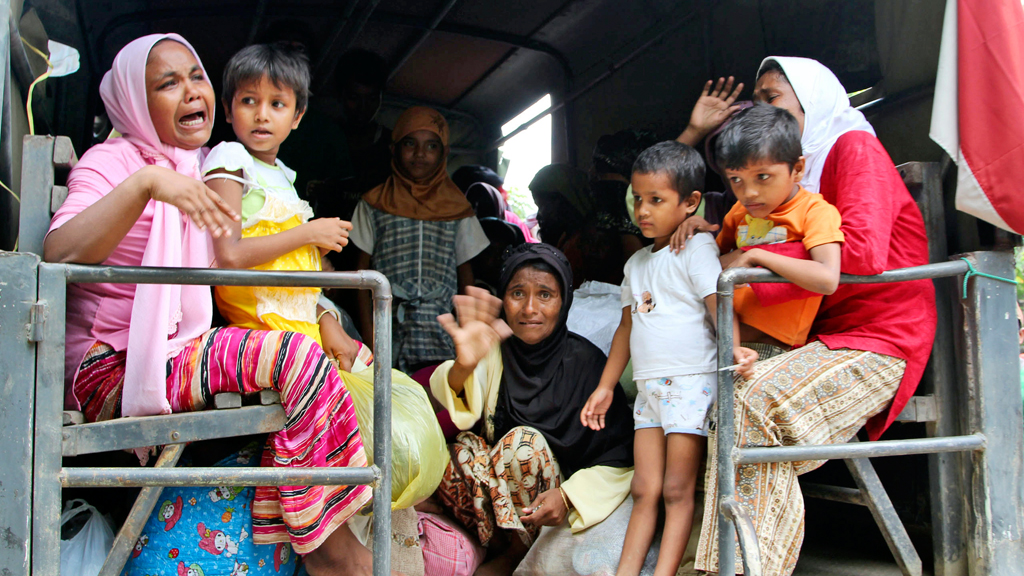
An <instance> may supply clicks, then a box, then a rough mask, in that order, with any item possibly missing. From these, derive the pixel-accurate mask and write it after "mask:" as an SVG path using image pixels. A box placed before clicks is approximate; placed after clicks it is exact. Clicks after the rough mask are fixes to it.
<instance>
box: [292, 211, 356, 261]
mask: <svg viewBox="0 0 1024 576" xmlns="http://www.w3.org/2000/svg"><path fill="white" fill-rule="evenodd" d="M303 226H305V227H306V232H307V233H308V234H309V242H307V243H308V244H312V245H314V246H316V247H317V248H320V254H321V255H324V254H325V251H326V252H332V251H333V252H341V249H342V248H344V247H345V246H348V233H349V230H351V229H352V223H351V222H347V221H345V220H342V219H341V218H317V219H316V220H310V221H309V222H306V223H305V224H304V225H303Z"/></svg>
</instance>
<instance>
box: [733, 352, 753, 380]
mask: <svg viewBox="0 0 1024 576" xmlns="http://www.w3.org/2000/svg"><path fill="white" fill-rule="evenodd" d="M732 358H733V361H734V362H735V363H736V364H739V366H737V367H736V368H735V372H736V373H737V374H739V375H740V376H742V377H743V378H750V377H751V376H753V375H754V362H757V352H756V351H754V350H751V349H750V348H744V347H743V346H736V347H734V348H733V349H732Z"/></svg>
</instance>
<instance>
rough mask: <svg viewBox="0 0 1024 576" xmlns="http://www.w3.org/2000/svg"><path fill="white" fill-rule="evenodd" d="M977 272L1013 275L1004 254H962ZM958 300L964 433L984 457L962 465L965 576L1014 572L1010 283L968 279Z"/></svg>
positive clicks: (1018, 550) (1020, 482)
mask: <svg viewBox="0 0 1024 576" xmlns="http://www.w3.org/2000/svg"><path fill="white" fill-rule="evenodd" d="M965 256H966V257H967V258H968V259H969V261H970V262H971V263H972V264H973V265H974V268H975V269H976V270H977V271H979V272H981V273H985V274H991V275H993V276H997V277H1001V278H1013V275H1014V257H1013V252H1012V251H1010V250H1005V251H998V252H972V253H970V254H966V255H965ZM968 289H969V291H968V296H967V298H966V300H965V301H964V302H963V310H964V312H963V314H964V326H963V330H962V331H960V338H962V339H963V342H964V347H963V348H962V349H963V350H964V352H965V354H964V358H963V362H964V370H965V373H966V374H965V375H966V378H965V382H966V385H967V395H968V398H969V399H968V402H967V405H966V409H967V410H966V411H967V426H968V430H977V431H979V432H981V433H983V434H984V435H985V437H986V438H987V440H988V446H987V448H986V450H985V452H981V453H975V454H973V455H972V456H973V457H972V458H971V461H970V463H969V465H968V466H967V467H965V468H966V473H967V490H966V492H965V494H964V496H965V498H966V502H967V505H968V509H969V510H970V514H968V515H967V531H966V532H967V534H968V537H967V557H968V558H969V559H970V568H971V574H972V575H980V576H1003V575H1004V574H1021V573H1022V569H1021V566H1024V515H1022V514H1021V510H1022V508H1024V466H1022V460H1024V446H1022V445H1024V414H1022V412H1024V407H1022V404H1021V394H1020V387H1019V386H1018V383H1019V382H1020V372H1019V370H1020V365H1019V362H1018V360H1017V353H1018V351H1019V350H1018V344H1017V337H1016V331H1017V323H1016V322H1014V315H1013V307H1014V299H1015V297H1016V287H1015V286H1014V285H1013V284H1012V283H1006V282H998V281H996V280H993V279H991V278H985V277H983V276H975V277H973V278H972V279H971V281H970V282H969V283H968Z"/></svg>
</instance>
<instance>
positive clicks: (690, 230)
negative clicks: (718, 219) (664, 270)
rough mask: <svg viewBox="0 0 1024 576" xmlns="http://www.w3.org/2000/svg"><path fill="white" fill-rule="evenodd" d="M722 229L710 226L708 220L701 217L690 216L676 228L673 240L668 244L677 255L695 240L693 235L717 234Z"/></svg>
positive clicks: (717, 226)
mask: <svg viewBox="0 0 1024 576" xmlns="http://www.w3.org/2000/svg"><path fill="white" fill-rule="evenodd" d="M719 228H721V226H719V225H718V224H714V225H712V224H709V223H708V221H707V220H705V219H703V218H701V217H700V216H690V217H689V218H687V219H686V220H683V223H682V224H680V225H679V228H676V231H675V232H673V233H672V239H671V240H669V242H668V247H669V249H670V250H672V251H673V252H675V253H676V254H678V253H680V252H682V251H683V248H686V241H687V240H689V239H690V238H693V235H694V234H696V233H697V232H717V231H718V229H719Z"/></svg>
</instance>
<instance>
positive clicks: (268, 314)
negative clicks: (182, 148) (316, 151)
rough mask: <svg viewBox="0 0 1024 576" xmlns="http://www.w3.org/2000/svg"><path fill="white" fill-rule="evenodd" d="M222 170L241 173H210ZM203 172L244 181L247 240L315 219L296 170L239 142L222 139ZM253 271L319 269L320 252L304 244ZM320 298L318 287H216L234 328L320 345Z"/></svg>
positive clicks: (220, 306) (219, 302) (221, 307)
mask: <svg viewBox="0 0 1024 576" xmlns="http://www.w3.org/2000/svg"><path fill="white" fill-rule="evenodd" d="M218 168H222V169H224V170H227V171H229V172H234V171H237V170H241V171H242V176H241V177H237V178H236V177H231V176H230V175H227V174H213V175H208V176H207V174H209V172H211V171H213V170H216V169H218ZM203 174H204V180H210V179H212V178H227V179H229V180H235V181H238V182H240V183H241V184H242V185H243V187H244V188H243V190H242V215H241V216H242V238H253V237H258V236H270V235H271V234H278V233H280V232H284V231H285V230H290V229H292V228H295V227H296V226H301V225H302V224H305V223H306V222H307V221H309V219H310V218H312V217H313V210H312V209H311V208H310V206H309V203H307V202H306V201H305V200H303V199H301V198H299V195H298V194H297V193H296V192H295V186H294V184H293V182H295V172H293V171H292V170H290V169H288V167H287V166H285V165H284V164H283V163H282V162H281V161H280V160H278V161H277V163H276V165H274V166H271V165H270V164H266V163H264V162H261V161H260V160H258V159H256V158H253V157H252V156H251V155H250V154H249V152H248V151H247V150H246V149H245V147H244V146H242V145H241V144H240V143H238V142H223V143H221V144H218V145H217V146H216V147H215V148H214V149H213V150H211V151H210V153H209V154H208V155H207V157H206V160H205V161H204V162H203ZM252 269H253V270H282V271H294V270H304V271H319V270H320V269H321V268H320V251H319V250H318V249H317V248H316V247H315V246H313V245H307V246H303V247H301V248H299V249H297V250H293V251H292V252H289V253H287V254H285V255H283V256H280V257H278V258H277V259H275V260H273V261H271V262H267V263H266V264H262V265H259V266H254V267H253V268H252ZM319 296H320V289H319V288H274V287H260V286H217V287H216V288H214V298H215V299H216V301H217V307H218V309H219V310H220V312H221V314H222V315H223V316H224V318H225V319H226V320H227V321H228V322H230V323H231V325H232V326H238V327H241V328H250V329H253V330H284V331H288V332H299V333H301V334H305V335H307V336H310V337H312V338H315V339H316V341H317V343H320V328H319V326H318V325H317V322H316V304H317V299H318V298H319Z"/></svg>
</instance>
